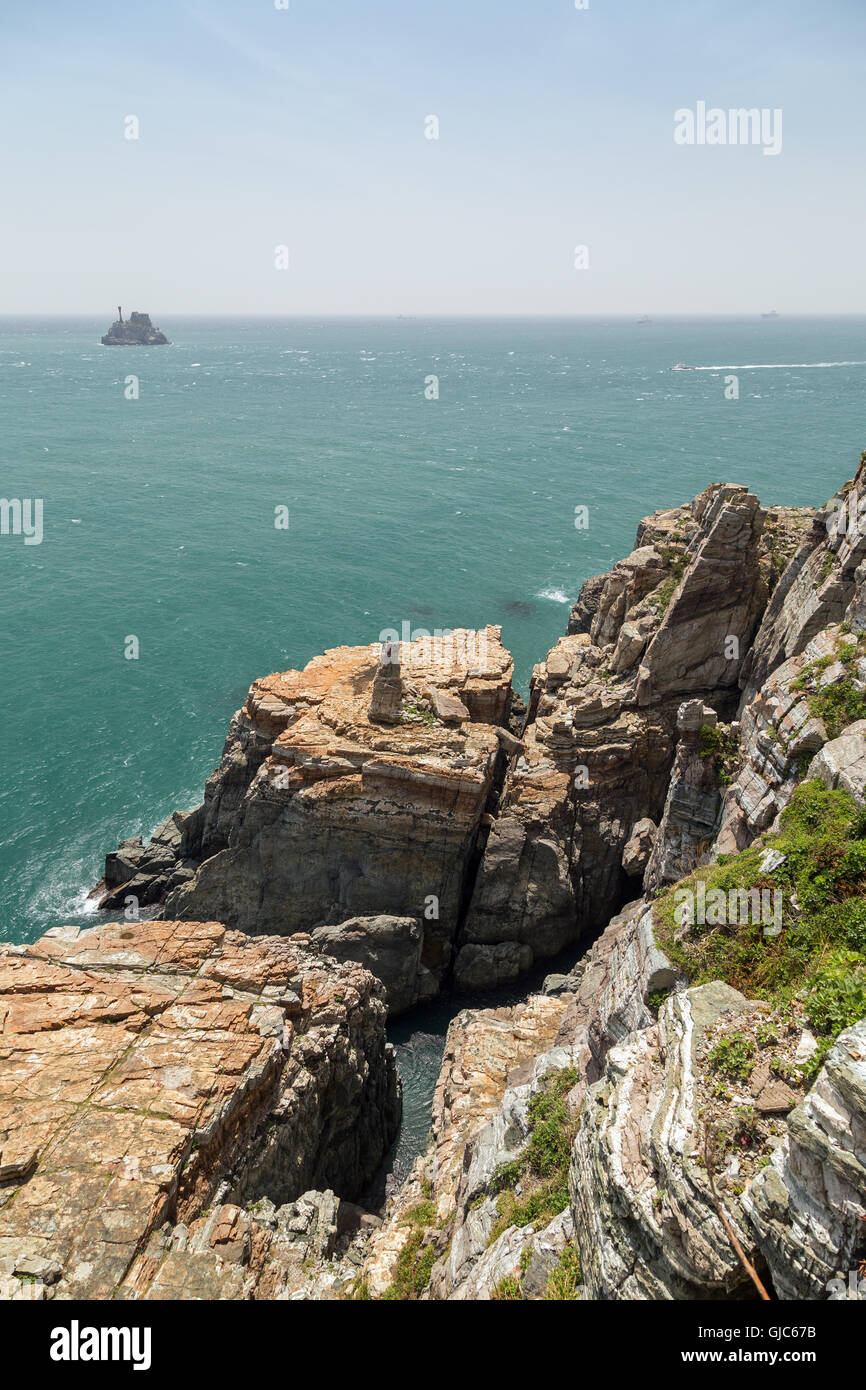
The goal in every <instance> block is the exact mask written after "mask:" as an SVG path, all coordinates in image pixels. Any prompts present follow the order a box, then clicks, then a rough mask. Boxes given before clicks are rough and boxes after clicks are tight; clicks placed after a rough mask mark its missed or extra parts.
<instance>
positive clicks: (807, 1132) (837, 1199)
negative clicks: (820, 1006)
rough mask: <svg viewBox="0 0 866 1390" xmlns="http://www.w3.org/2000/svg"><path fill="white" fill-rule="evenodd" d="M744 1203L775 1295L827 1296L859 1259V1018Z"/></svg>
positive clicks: (865, 1048)
mask: <svg viewBox="0 0 866 1390" xmlns="http://www.w3.org/2000/svg"><path fill="white" fill-rule="evenodd" d="M743 1207H744V1209H745V1211H746V1214H747V1216H748V1217H749V1219H750V1221H751V1223H752V1226H753V1228H754V1230H755V1232H756V1233H757V1241H758V1245H759V1247H760V1250H761V1252H762V1254H763V1256H764V1258H765V1259H766V1262H767V1265H768V1266H769V1269H770V1273H771V1275H772V1279H773V1284H774V1286H775V1289H776V1292H777V1293H778V1294H779V1296H780V1297H781V1298H793V1299H815V1298H819V1299H820V1298H826V1297H827V1296H828V1290H829V1287H830V1281H831V1280H833V1279H836V1278H841V1279H842V1280H843V1282H845V1283H847V1281H848V1279H849V1275H850V1274H851V1273H852V1272H853V1273H854V1274H855V1278H856V1275H857V1271H858V1270H859V1269H860V1267H861V1266H862V1263H863V1261H864V1259H866V1020H864V1021H863V1022H861V1023H858V1024H856V1025H855V1027H853V1028H849V1029H847V1030H846V1031H845V1032H844V1033H842V1034H841V1035H840V1036H839V1038H838V1039H837V1041H836V1044H835V1046H834V1047H833V1049H832V1050H831V1052H830V1054H829V1056H828V1057H827V1061H826V1063H825V1065H824V1068H823V1070H822V1071H821V1073H820V1075H819V1077H818V1079H817V1081H816V1082H815V1085H814V1086H813V1087H812V1089H811V1091H810V1092H809V1094H808V1095H807V1096H806V1098H805V1100H804V1101H803V1103H802V1105H800V1106H798V1107H797V1109H796V1110H794V1111H792V1113H791V1114H790V1115H789V1116H788V1132H787V1135H786V1137H785V1139H784V1141H783V1142H782V1143H781V1144H780V1145H779V1147H778V1148H777V1150H776V1152H775V1154H774V1156H773V1160H772V1162H771V1163H770V1164H769V1165H768V1166H767V1167H766V1168H764V1170H763V1171H762V1172H761V1173H759V1174H758V1176H757V1177H756V1178H755V1179H754V1180H753V1181H752V1182H751V1183H750V1184H749V1186H748V1187H747V1189H746V1191H745V1194H744V1196H743Z"/></svg>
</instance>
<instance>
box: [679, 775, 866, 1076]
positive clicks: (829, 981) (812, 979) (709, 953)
mask: <svg viewBox="0 0 866 1390" xmlns="http://www.w3.org/2000/svg"><path fill="white" fill-rule="evenodd" d="M768 847H772V848H773V849H775V850H778V851H779V853H781V854H784V855H785V860H784V862H783V863H782V864H781V865H780V866H779V867H778V868H777V869H775V871H774V872H772V873H764V874H762V872H761V862H762V860H763V858H764V853H765V850H766V848H768ZM701 880H702V881H703V882H704V883H705V885H706V888H707V893H708V894H709V892H710V890H711V889H714V888H715V889H721V890H722V891H723V892H724V893H726V894H728V895H730V893H731V891H732V890H734V891H735V892H739V891H740V890H745V891H747V892H751V890H753V889H756V890H758V891H762V890H764V891H769V892H770V893H772V892H773V891H775V890H777V889H778V890H781V893H782V931H781V933H780V934H779V935H778V936H765V935H764V925H763V924H762V923H761V922H760V921H755V920H751V921H747V922H737V921H733V920H730V917H729V920H728V921H727V922H725V923H722V924H713V923H710V922H707V923H704V924H699V923H696V924H691V925H688V926H687V927H681V926H680V923H679V922H678V920H677V918H676V916H675V913H676V911H677V906H678V903H679V901H681V900H680V899H678V898H677V897H676V890H677V889H679V888H689V889H691V890H692V891H693V892H696V889H697V884H698V882H699V881H701ZM708 915H709V914H708ZM655 922H656V933H657V936H658V941H659V945H660V946H661V947H662V949H663V950H664V951H666V952H667V954H668V956H669V957H670V959H671V960H672V961H673V962H674V964H675V965H677V966H678V967H679V968H680V969H681V970H682V971H683V973H684V974H685V975H686V976H687V978H688V980H689V982H690V983H691V984H692V985H701V984H707V983H709V982H710V981H711V980H725V981H727V983H728V984H730V985H732V986H733V987H734V988H735V989H738V990H740V992H741V993H742V994H744V995H746V997H747V998H751V999H763V1000H766V1001H767V1002H768V1003H770V1004H771V1005H772V1006H773V1008H785V1007H787V1006H789V1005H790V1004H791V1003H792V1001H794V1000H795V999H796V1000H798V1001H799V1003H800V1004H801V1005H802V1010H803V1012H804V1014H805V1019H806V1021H807V1022H808V1024H809V1026H810V1027H811V1028H812V1030H813V1031H814V1032H815V1034H816V1036H817V1037H818V1039H819V1042H820V1044H821V1046H820V1048H819V1053H818V1054H816V1058H817V1059H818V1060H820V1058H822V1057H823V1055H824V1054H825V1053H826V1051H827V1048H828V1047H829V1045H830V1043H831V1042H832V1041H833V1040H834V1039H835V1038H836V1037H837V1036H838V1034H839V1033H840V1032H841V1031H842V1030H843V1029H844V1028H847V1027H850V1026H851V1024H853V1023H856V1022H857V1020H858V1019H860V1018H862V1017H863V1016H864V1014H866V810H864V809H863V808H861V807H858V805H857V803H856V802H855V801H854V800H853V798H852V797H850V796H848V795H847V793H845V792H842V791H830V790H828V789H827V788H826V787H825V786H824V785H823V783H821V782H819V781H816V780H811V781H808V782H804V783H802V784H801V785H800V786H799V787H798V788H797V790H796V792H795V793H794V796H793V798H792V800H791V802H790V804H789V805H788V806H787V808H786V809H785V810H784V811H783V812H782V816H781V829H780V831H779V833H778V834H775V835H767V836H765V837H764V841H763V843H762V844H761V845H755V846H752V847H751V848H750V849H747V850H743V851H742V852H741V853H740V854H737V855H723V856H721V857H720V858H719V861H718V862H717V863H716V864H714V865H711V866H709V867H706V868H701V869H697V870H696V871H695V872H694V873H693V874H691V875H689V877H688V878H686V879H684V880H683V881H682V882H681V883H680V884H677V885H676V887H674V888H671V889H670V890H668V891H667V892H666V893H664V894H663V895H662V896H661V897H660V898H659V899H658V901H657V903H656V905H655ZM817 1064H818V1061H817V1060H816V1061H813V1064H812V1065H813V1067H814V1066H817Z"/></svg>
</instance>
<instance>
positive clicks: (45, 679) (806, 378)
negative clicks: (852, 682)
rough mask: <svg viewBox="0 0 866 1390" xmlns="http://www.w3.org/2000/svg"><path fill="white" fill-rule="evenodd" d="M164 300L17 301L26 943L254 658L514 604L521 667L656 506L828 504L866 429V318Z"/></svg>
mask: <svg viewBox="0 0 866 1390" xmlns="http://www.w3.org/2000/svg"><path fill="white" fill-rule="evenodd" d="M145 307H150V308H153V307H154V306H145ZM154 317H155V319H157V321H160V322H161V326H162V327H163V329H164V330H165V332H166V333H167V334H168V336H169V337H170V338H171V339H172V346H171V347H166V348H150V349H144V348H103V347H101V346H100V344H99V336H100V334H101V333H102V332H104V331H105V330H106V328H107V326H108V319H109V318H110V315H108V314H107V315H106V318H105V320H104V321H101V320H100V321H97V320H95V319H94V320H81V321H77V320H71V319H66V320H62V321H56V322H52V321H48V320H44V319H43V320H34V321H30V322H24V321H13V320H10V319H5V320H0V439H2V472H0V496H2V497H5V498H20V499H24V498H33V499H35V498H41V499H43V509H44V510H43V515H44V521H43V528H44V532H43V538H42V542H41V544H38V545H25V544H24V538H23V536H20V535H12V534H9V535H0V653H2V682H0V699H2V720H0V740H2V753H0V766H2V780H0V939H6V940H9V939H11V940H13V941H24V940H32V939H34V938H35V937H36V936H37V935H38V934H39V933H41V932H42V931H44V930H45V929H46V928H48V927H49V926H53V925H57V924H59V923H61V922H65V921H72V920H82V921H83V920H84V918H85V916H86V908H85V905H84V895H85V893H86V891H87V890H88V889H89V888H90V887H91V886H92V884H93V883H94V882H95V881H96V880H97V879H98V878H99V876H100V873H101V867H102V858H103V855H104V854H105V851H106V850H107V849H109V848H111V847H113V846H114V844H115V843H116V842H117V840H118V839H119V838H121V837H123V836H126V835H131V834H138V833H142V834H145V835H147V834H149V833H150V831H151V830H152V829H153V828H154V826H155V825H156V824H157V823H158V822H159V821H160V820H162V819H163V818H164V816H165V815H166V814H167V813H168V812H169V811H171V810H172V809H174V808H175V807H188V806H192V805H194V804H195V803H196V802H197V801H198V800H199V799H200V797H201V792H202V787H203V784H204V781H205V778H206V777H207V776H208V774H209V773H210V772H211V771H212V769H213V767H214V766H215V765H216V763H217V761H218V759H219V755H220V750H221V747H222V743H223V739H224V736H225V732H226V727H227V725H228V721H229V718H230V716H231V714H232V712H233V711H234V710H235V709H236V708H237V707H238V706H239V704H240V703H241V702H242V700H243V697H244V694H245V692H246V689H247V687H248V685H249V683H250V681H251V680H252V679H253V678H254V677H256V676H259V675H264V674H266V673H267V672H270V671H273V670H277V669H285V668H287V667H289V666H301V665H303V664H304V663H305V662H306V661H308V660H309V659H310V657H312V656H313V655H315V654H316V653H317V652H319V651H321V650H322V649H323V648H325V647H327V646H333V645H338V644H340V643H362V642H363V643H366V642H371V641H375V640H376V639H377V638H378V636H379V634H380V632H382V631H383V630H384V629H386V628H393V627H397V628H398V629H399V628H400V627H401V625H402V623H403V622H404V621H405V622H408V623H409V624H410V625H411V628H412V629H413V630H416V629H419V628H423V629H426V630H428V631H432V630H434V629H435V628H445V627H456V626H458V625H459V626H472V627H474V626H477V625H481V624H484V623H487V622H491V623H500V624H501V625H502V628H503V636H504V640H505V642H506V644H507V645H508V646H509V648H510V649H511V651H512V652H513V654H514V657H515V661H516V671H517V682H518V684H519V685H520V686H521V687H522V688H524V689H525V688H526V686H527V683H528V679H529V675H530V672H531V668H532V664H533V662H535V661H537V660H539V659H540V658H542V657H543V656H544V654H545V652H546V651H547V649H548V648H549V647H550V645H551V644H552V643H553V642H554V641H555V640H556V638H557V637H558V636H559V635H560V634H561V632H562V631H563V630H564V626H565V622H566V619H567V616H568V605H569V602H570V601H571V600H573V599H574V598H575V597H576V595H577V592H578V590H579V588H580V584H581V582H582V580H583V579H584V578H585V577H586V576H587V575H590V574H594V573H598V572H599V571H602V570H606V569H608V568H609V567H610V565H611V564H612V563H613V562H614V561H615V560H616V559H617V558H619V557H620V556H621V555H624V554H625V553H627V552H628V550H629V549H630V548H631V546H632V544H633V540H634V532H635V527H636V524H637V522H638V521H639V519H640V518H641V517H642V516H643V515H645V514H646V513H647V512H650V511H652V510H653V509H655V508H658V507H663V506H669V505H673V504H675V503H678V502H682V501H685V500H687V499H689V498H691V497H692V496H693V495H694V494H695V493H696V492H698V491H700V490H701V489H702V488H703V487H705V486H706V485H707V484H708V483H709V482H712V481H715V480H719V479H728V480H733V481H737V482H743V483H747V484H749V486H751V487H752V488H753V490H755V491H756V492H757V493H758V494H759V495H760V496H761V497H762V499H764V500H766V501H777V502H786V503H798V504H800V503H821V502H823V501H825V500H826V498H827V497H828V496H829V495H830V494H831V493H832V492H834V491H835V490H836V488H837V487H838V486H839V484H840V483H841V482H842V481H843V480H844V479H845V478H848V477H850V476H851V475H852V474H853V472H854V469H855V467H856V463H857V459H858V457H859V454H860V451H861V449H863V448H864V447H866V419H864V387H866V365H864V364H866V321H864V320H854V319H848V320H828V321H821V320H815V319H813V320H802V321H793V320H792V321H789V320H786V319H784V318H781V319H777V320H772V321H763V320H761V319H760V318H756V319H755V320H750V321H748V322H746V321H737V320H733V319H728V320H713V321H698V320H683V321H675V320H664V321H656V322H654V323H653V324H651V325H643V326H640V325H638V324H637V323H635V322H633V321H629V320H623V319H620V320H610V321H601V320H592V321H564V320H556V321H535V322H530V321H517V322H509V321H500V322H493V321H484V322H479V321H474V322H473V321H464V322H457V321H455V322H449V321H445V320H439V321H431V322H425V321H419V320H413V319H398V320H392V319H389V320H382V321H380V322H373V321H370V322H365V321H360V320H347V321H334V320H330V321H326V322H317V321H313V320H275V321H272V322H269V321H266V320H263V319H257V320H249V321H240V320H232V321H221V322H218V321H208V320H201V319H199V320H191V321H182V320H178V319H170V318H168V317H167V316H158V315H154ZM680 361H682V362H687V363H690V364H692V365H694V366H698V367H702V368H709V369H712V370H702V371H694V372H671V370H670V368H671V366H672V365H673V364H674V363H676V362H680ZM836 363H840V364H847V365H830V364H836ZM814 364H825V365H814ZM723 367H729V368H730V369H731V370H732V371H733V370H735V369H736V368H738V367H739V368H740V369H741V370H739V372H738V373H737V374H738V376H739V383H740V396H739V399H738V400H736V401H733V400H727V399H726V398H725V394H724V378H725V376H726V375H727V374H728V373H726V372H724V371H722V370H720V369H721V368H723ZM770 367H772V368H773V370H770V369H769V368H770ZM130 375H135V376H137V377H138V378H139V395H138V399H137V400H133V399H127V398H126V378H127V377H128V376H130ZM433 375H435V376H437V377H438V378H439V399H438V400H428V399H426V398H425V381H426V380H427V378H429V377H430V376H433ZM282 506H286V507H288V508H289V529H288V530H278V529H277V528H276V527H275V525H274V519H275V508H277V507H282ZM580 506H586V507H588V508H589V526H588V528H587V529H586V530H577V529H576V528H575V525H574V520H575V508H576V507H580ZM130 637H136V638H137V639H138V644H139V657H138V659H137V660H128V659H126V658H125V655H124V652H125V650H126V649H127V647H128V639H129V638H130Z"/></svg>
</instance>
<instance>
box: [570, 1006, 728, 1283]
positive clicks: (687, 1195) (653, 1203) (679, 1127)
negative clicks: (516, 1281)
mask: <svg viewBox="0 0 866 1390" xmlns="http://www.w3.org/2000/svg"><path fill="white" fill-rule="evenodd" d="M748 1007H749V1005H748V1003H747V1001H746V1000H745V999H744V998H743V996H742V995H740V994H738V993H737V992H736V990H732V989H730V987H729V986H728V985H725V984H713V985H705V986H702V987H701V988H700V989H694V990H688V991H686V992H685V993H682V994H676V995H673V996H672V997H671V998H670V999H669V1000H668V1002H667V1003H666V1004H665V1006H664V1008H663V1010H662V1012H661V1015H660V1017H659V1022H658V1025H657V1026H655V1027H650V1028H646V1029H643V1030H641V1031H640V1032H637V1033H634V1034H632V1035H631V1036H630V1037H629V1038H628V1039H627V1040H626V1041H625V1042H624V1043H623V1044H621V1045H620V1046H619V1047H618V1048H615V1049H613V1050H612V1051H611V1052H610V1053H609V1055H608V1058H607V1062H606V1075H605V1077H604V1078H603V1079H602V1080H601V1081H599V1082H597V1083H596V1085H594V1086H593V1087H592V1088H591V1089H590V1090H589V1092H588V1094H587V1096H586V1099H585V1101H584V1105H583V1110H582V1114H581V1123H580V1128H579V1131H578V1136H577V1139H576V1141H575V1145H574V1151H573V1155H572V1166H571V1190H572V1194H573V1200H572V1211H573V1216H574V1222H575V1235H576V1239H577V1243H578V1246H579V1248H580V1251H581V1255H582V1272H583V1277H584V1280H585V1282H586V1284H587V1287H588V1291H589V1296H590V1297H591V1298H604V1299H611V1298H615V1299H635V1298H637V1299H670V1298H677V1299H682V1298H699V1297H703V1298H709V1297H717V1298H718V1297H731V1296H736V1295H737V1294H743V1293H745V1292H748V1287H749V1277H748V1274H747V1273H746V1271H745V1270H744V1269H743V1266H742V1264H741V1263H740V1260H739V1258H738V1256H737V1253H736V1251H735V1249H734V1247H733V1245H732V1244H731V1241H730V1238H729V1236H728V1234H727V1232H726V1231H725V1228H724V1226H723V1224H722V1222H721V1220H720V1218H719V1216H718V1215H717V1213H716V1211H715V1203H714V1200H713V1196H712V1192H711V1189H710V1183H709V1178H708V1175H707V1169H706V1164H705V1162H704V1158H703V1152H702V1148H701V1143H700V1137H701V1121H700V1115H699V1110H698V1105H699V1088H698V1085H697V1072H698V1066H697V1062H696V1054H697V1052H698V1049H699V1047H700V1046H701V1044H702V1042H703V1040H704V1036H705V1034H706V1032H707V1031H708V1030H709V1029H710V1028H711V1027H712V1026H713V1025H714V1024H715V1023H717V1022H718V1021H719V1020H720V1019H721V1018H723V1017H725V1016H731V1015H734V1016H736V1015H738V1014H741V1013H743V1012H744V1011H745V1010H746V1009H748ZM729 1219H730V1220H731V1224H732V1226H733V1227H734V1229H735V1231H736V1233H737V1236H738V1238H739V1240H740V1242H741V1244H743V1245H744V1246H747V1247H748V1245H749V1243H750V1242H749V1236H748V1234H747V1232H746V1230H745V1229H744V1226H743V1224H742V1221H741V1220H740V1221H738V1220H737V1217H736V1214H735V1212H734V1210H733V1205H732V1204H731V1206H730V1209H729Z"/></svg>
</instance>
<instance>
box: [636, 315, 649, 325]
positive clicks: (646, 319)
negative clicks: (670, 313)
mask: <svg viewBox="0 0 866 1390" xmlns="http://www.w3.org/2000/svg"><path fill="white" fill-rule="evenodd" d="M638 323H652V319H651V318H650V316H649V314H643V315H642V316H641V317H640V318H639V319H638Z"/></svg>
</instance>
